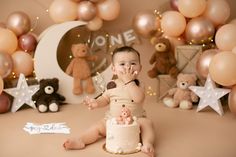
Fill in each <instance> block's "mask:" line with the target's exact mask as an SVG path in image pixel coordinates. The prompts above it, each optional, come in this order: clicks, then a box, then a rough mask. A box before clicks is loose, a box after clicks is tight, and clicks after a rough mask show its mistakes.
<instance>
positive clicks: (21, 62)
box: [12, 51, 33, 76]
mask: <svg viewBox="0 0 236 157" xmlns="http://www.w3.org/2000/svg"><path fill="white" fill-rule="evenodd" d="M12 60H13V64H14V68H13V71H14V72H15V74H16V75H17V76H19V74H20V73H23V74H24V75H25V76H29V75H31V74H32V72H33V58H32V57H31V55H29V54H28V53H26V52H24V51H16V52H15V53H14V54H13V55H12Z"/></svg>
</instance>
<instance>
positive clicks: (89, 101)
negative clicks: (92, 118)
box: [83, 96, 98, 110]
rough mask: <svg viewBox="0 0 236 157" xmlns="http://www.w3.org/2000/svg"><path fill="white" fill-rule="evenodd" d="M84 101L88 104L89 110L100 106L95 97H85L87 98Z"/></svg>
mask: <svg viewBox="0 0 236 157" xmlns="http://www.w3.org/2000/svg"><path fill="white" fill-rule="evenodd" d="M83 103H84V104H85V105H86V106H88V109H89V110H92V109H94V108H96V107H97V106H98V103H97V102H96V100H95V99H94V98H89V97H88V96H86V97H85V99H84V100H83Z"/></svg>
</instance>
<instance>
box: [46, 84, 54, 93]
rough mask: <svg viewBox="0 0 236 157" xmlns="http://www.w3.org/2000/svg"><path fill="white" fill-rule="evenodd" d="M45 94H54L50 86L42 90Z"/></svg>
mask: <svg viewBox="0 0 236 157" xmlns="http://www.w3.org/2000/svg"><path fill="white" fill-rule="evenodd" d="M44 91H45V93H46V94H52V93H53V92H54V88H53V87H52V86H47V87H45V88H44Z"/></svg>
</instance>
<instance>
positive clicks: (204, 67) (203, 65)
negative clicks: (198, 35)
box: [196, 49, 219, 78]
mask: <svg viewBox="0 0 236 157" xmlns="http://www.w3.org/2000/svg"><path fill="white" fill-rule="evenodd" d="M218 52H219V50H217V49H209V50H206V51H204V52H203V53H202V55H201V56H200V57H199V58H198V60H197V63H196V70H197V72H198V74H199V75H200V76H202V77H203V78H207V75H208V74H209V65H210V62H211V59H212V58H213V57H214V56H215V55H216V54H217V53H218Z"/></svg>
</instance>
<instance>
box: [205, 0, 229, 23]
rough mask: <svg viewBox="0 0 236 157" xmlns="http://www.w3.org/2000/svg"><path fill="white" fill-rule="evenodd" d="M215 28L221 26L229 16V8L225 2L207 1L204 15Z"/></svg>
mask: <svg viewBox="0 0 236 157" xmlns="http://www.w3.org/2000/svg"><path fill="white" fill-rule="evenodd" d="M203 16H205V17H207V18H208V19H209V20H211V22H212V23H213V24H214V25H215V26H219V25H222V24H224V23H225V22H226V20H227V19H228V18H229V16H230V7H229V4H228V2H227V1H226V0H208V1H207V7H206V10H205V11H204V15H203Z"/></svg>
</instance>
